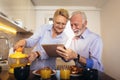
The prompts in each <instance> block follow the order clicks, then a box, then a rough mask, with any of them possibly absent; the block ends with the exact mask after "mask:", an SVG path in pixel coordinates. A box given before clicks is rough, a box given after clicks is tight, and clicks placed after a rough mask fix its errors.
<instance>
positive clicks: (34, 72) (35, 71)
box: [32, 70, 56, 76]
mask: <svg viewBox="0 0 120 80" xmlns="http://www.w3.org/2000/svg"><path fill="white" fill-rule="evenodd" d="M32 73H33V74H34V75H37V76H40V74H39V73H37V70H34V71H33V72H32ZM55 74H56V71H55V70H53V73H52V74H51V75H55Z"/></svg>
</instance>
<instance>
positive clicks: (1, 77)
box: [0, 70, 115, 80]
mask: <svg viewBox="0 0 120 80" xmlns="http://www.w3.org/2000/svg"><path fill="white" fill-rule="evenodd" d="M96 74H98V75H97V76H96ZM96 74H95V76H93V75H91V76H89V77H88V76H87V74H86V75H85V76H84V77H83V76H79V77H75V76H74V77H70V80H93V79H94V80H115V79H114V78H112V77H110V76H109V75H107V74H105V73H103V72H100V71H98V72H97V73H96ZM0 80H15V78H14V75H13V74H10V73H9V72H8V71H7V70H3V71H2V72H1V73H0ZM28 80H40V77H39V76H37V75H34V74H33V73H32V71H30V75H29V78H28ZM50 80H57V79H56V76H55V75H53V76H51V79H50Z"/></svg>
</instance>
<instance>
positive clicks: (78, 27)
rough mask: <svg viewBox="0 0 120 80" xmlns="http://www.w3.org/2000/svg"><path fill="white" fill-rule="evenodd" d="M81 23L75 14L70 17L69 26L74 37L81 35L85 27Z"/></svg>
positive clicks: (80, 18)
mask: <svg viewBox="0 0 120 80" xmlns="http://www.w3.org/2000/svg"><path fill="white" fill-rule="evenodd" d="M83 22H84V21H83V19H82V16H81V15H80V14H76V15H74V16H72V17H71V19H70V24H71V28H72V30H73V32H74V34H75V36H79V35H81V34H82V29H83V28H84V27H85V22H84V23H83Z"/></svg>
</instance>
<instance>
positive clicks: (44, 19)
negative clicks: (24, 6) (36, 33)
mask: <svg viewBox="0 0 120 80" xmlns="http://www.w3.org/2000/svg"><path fill="white" fill-rule="evenodd" d="M58 8H63V6H61V7H58V6H52V7H51V6H39V7H35V9H36V27H40V26H41V25H43V24H48V23H49V18H52V17H53V14H54V12H55V10H56V9H58ZM64 8H65V9H68V11H69V13H70V15H71V13H72V12H73V11H75V10H82V11H85V13H86V15H87V18H88V25H87V27H88V28H89V29H91V30H92V31H93V32H95V33H97V34H99V35H101V29H100V10H99V9H97V8H94V7H80V6H77V7H71V6H69V7H64ZM65 32H66V34H67V35H68V37H71V35H73V34H72V30H71V28H70V24H69V23H68V24H67V26H66V29H65ZM56 63H57V64H56V65H61V64H62V65H63V64H67V65H74V62H73V61H71V62H68V63H65V62H63V60H61V59H60V58H57V60H56Z"/></svg>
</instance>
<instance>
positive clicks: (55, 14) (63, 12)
mask: <svg viewBox="0 0 120 80" xmlns="http://www.w3.org/2000/svg"><path fill="white" fill-rule="evenodd" d="M58 15H61V16H64V17H65V18H66V19H69V14H68V11H67V10H66V9H57V10H56V11H55V13H54V16H53V18H55V17H57V16H58Z"/></svg>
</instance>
